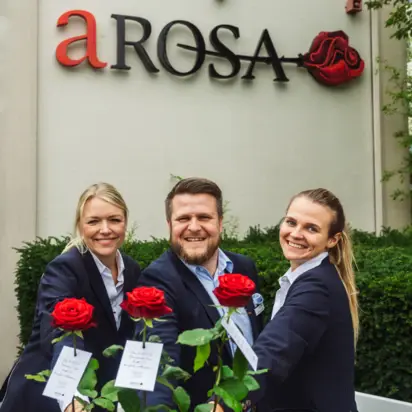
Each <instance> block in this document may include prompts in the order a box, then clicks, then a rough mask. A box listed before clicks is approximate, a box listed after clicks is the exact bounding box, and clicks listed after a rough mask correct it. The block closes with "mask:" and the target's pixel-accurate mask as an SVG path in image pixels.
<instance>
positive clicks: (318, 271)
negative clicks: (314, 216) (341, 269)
mask: <svg viewBox="0 0 412 412" xmlns="http://www.w3.org/2000/svg"><path fill="white" fill-rule="evenodd" d="M253 349H254V350H255V352H256V354H257V356H258V358H259V361H258V367H259V368H268V369H270V372H269V373H268V375H267V377H266V378H265V377H263V375H262V376H261V379H260V383H261V385H262V390H261V391H260V392H258V393H256V394H255V395H257V394H260V395H261V396H262V393H264V396H263V399H262V402H261V403H259V404H258V410H259V412H266V411H282V412H283V411H284V412H286V411H299V412H303V411H317V412H356V411H357V408H356V402H355V388H354V365H355V349H354V332H353V326H352V319H351V314H350V310H349V300H348V296H347V294H346V291H345V288H344V285H343V283H342V281H341V279H340V277H339V274H338V272H337V270H336V268H335V266H334V265H332V264H331V263H330V261H329V258H328V257H326V258H325V259H324V260H323V261H322V263H321V264H320V266H318V267H316V268H313V269H311V270H308V271H307V272H305V273H303V274H302V275H300V276H299V277H298V279H297V280H296V281H295V282H294V283H293V284H292V286H291V287H290V289H289V291H288V293H287V296H286V299H285V304H284V306H283V307H282V308H281V309H280V310H279V312H278V313H277V314H276V316H275V317H274V318H273V319H272V320H271V321H270V322H269V323H268V324H267V325H266V327H265V328H264V330H263V332H262V333H261V334H260V336H259V338H258V339H257V341H256V342H255V344H254V346H253ZM252 398H253V392H252ZM255 400H256V399H255Z"/></svg>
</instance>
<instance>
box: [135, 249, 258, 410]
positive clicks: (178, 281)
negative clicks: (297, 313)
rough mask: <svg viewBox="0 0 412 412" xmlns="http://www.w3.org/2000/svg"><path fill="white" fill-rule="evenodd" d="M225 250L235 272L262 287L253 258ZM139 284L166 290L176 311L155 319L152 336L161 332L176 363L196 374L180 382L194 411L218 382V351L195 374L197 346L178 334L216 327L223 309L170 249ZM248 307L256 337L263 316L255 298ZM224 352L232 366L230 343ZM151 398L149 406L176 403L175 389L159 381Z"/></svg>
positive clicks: (149, 398) (165, 347)
mask: <svg viewBox="0 0 412 412" xmlns="http://www.w3.org/2000/svg"><path fill="white" fill-rule="evenodd" d="M224 253H225V254H226V255H227V256H228V258H229V259H230V260H231V261H232V262H233V265H234V268H233V273H241V274H243V275H247V276H249V277H250V278H251V279H252V280H253V281H254V282H255V283H256V285H257V287H258V276H257V271H256V267H255V264H254V263H253V261H252V260H251V259H249V258H248V257H246V256H242V255H239V254H235V253H230V252H226V251H225V252H224ZM138 284H139V286H154V287H156V288H158V289H161V290H163V291H164V292H165V297H166V301H167V304H168V305H169V306H170V307H171V308H172V309H173V313H171V314H170V315H167V316H164V317H163V318H162V319H164V320H166V322H154V327H153V329H149V333H148V336H150V335H151V334H152V335H158V336H159V337H160V339H161V341H162V342H163V344H164V350H165V351H166V352H167V353H168V354H169V356H170V357H171V358H172V359H174V360H175V363H174V365H176V366H180V367H181V368H182V369H184V370H186V371H187V372H189V373H190V374H191V375H192V377H191V378H190V379H189V380H187V381H186V382H185V383H183V382H182V381H179V385H180V386H183V387H184V388H185V389H186V390H187V392H188V393H189V395H190V397H191V406H190V410H191V411H193V409H194V408H195V407H196V405H199V404H201V403H205V402H207V401H208V399H209V398H208V396H207V391H208V390H209V389H211V388H212V387H213V384H214V379H215V374H214V372H213V370H212V368H213V365H216V364H217V351H216V348H215V347H213V345H212V350H211V357H210V358H209V360H210V361H209V363H208V364H206V365H205V366H204V367H203V368H202V369H200V370H199V371H197V372H196V373H195V374H193V362H194V359H195V356H196V349H195V348H193V347H190V346H186V345H178V344H176V341H177V338H178V335H179V334H180V333H181V332H183V331H185V330H190V329H196V328H205V329H209V328H212V327H214V325H215V324H216V322H217V320H218V319H219V318H220V315H219V312H218V311H217V309H216V308H214V307H212V305H213V304H214V303H213V301H212V300H211V299H210V297H209V295H208V293H207V291H206V290H205V288H204V287H203V285H202V284H201V282H200V281H199V280H198V279H197V277H196V276H195V275H194V274H193V273H192V272H191V271H190V269H188V268H187V266H186V265H184V264H183V263H182V262H181V260H180V259H179V258H178V257H177V255H176V254H175V253H173V252H172V251H170V250H169V251H167V252H165V253H164V254H163V255H162V256H160V258H159V259H157V260H155V261H154V262H152V263H151V265H150V266H148V267H147V268H146V269H145V270H144V271H143V272H142V276H141V277H140V278H139V281H138ZM256 292H258V290H257V291H256ZM246 309H247V313H248V315H249V318H250V321H251V326H252V331H253V337H254V339H256V338H257V336H258V334H259V333H260V331H261V330H262V327H263V323H262V315H259V316H256V314H255V310H254V309H255V308H254V304H253V302H252V301H251V302H250V303H249V305H248V306H247V308H246ZM223 352H224V353H223V360H224V363H225V364H226V365H231V363H232V355H231V352H230V348H229V345H227V346H226V347H225V348H224V351H223ZM147 401H148V405H158V404H165V405H169V406H174V404H173V400H172V395H171V391H170V390H169V389H168V388H166V387H165V386H163V385H160V384H156V386H155V391H154V392H148V394H147Z"/></svg>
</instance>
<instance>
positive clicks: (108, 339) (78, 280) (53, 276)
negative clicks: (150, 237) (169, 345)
mask: <svg viewBox="0 0 412 412" xmlns="http://www.w3.org/2000/svg"><path fill="white" fill-rule="evenodd" d="M122 256H123V260H124V265H125V270H124V293H126V292H130V291H131V290H132V289H134V288H135V287H136V284H137V280H138V277H139V275H140V268H139V266H138V264H137V263H136V262H135V261H134V260H133V259H131V258H130V257H128V256H125V255H122ZM69 297H75V298H82V297H84V298H85V299H86V301H87V302H88V303H90V304H91V305H93V306H94V308H95V309H94V312H93V318H94V320H95V321H96V323H97V327H96V328H91V329H89V330H87V331H85V332H84V333H83V335H84V341H82V340H81V339H77V342H78V347H79V349H84V350H86V351H89V352H91V353H92V354H93V357H95V358H96V359H97V360H98V361H99V364H100V367H99V369H98V370H97V377H98V386H99V385H104V384H105V383H106V382H107V381H109V380H111V379H114V378H115V376H116V373H117V369H118V364H119V361H120V355H119V357H118V358H117V359H114V358H110V359H108V358H105V357H103V356H102V351H103V350H104V349H105V348H107V347H108V346H110V345H113V344H119V345H124V343H125V341H126V339H130V338H131V337H132V334H133V328H134V324H133V322H132V321H131V320H130V318H129V317H128V316H127V314H126V313H125V312H123V313H122V319H121V325H120V328H119V330H117V329H116V324H115V319H114V316H113V312H112V308H111V305H110V301H109V297H108V295H107V292H106V288H105V286H104V283H103V279H102V277H101V275H100V273H99V270H98V269H97V266H96V264H95V262H94V260H93V257H92V255H91V254H90V253H89V252H87V253H85V254H84V255H82V254H80V252H79V251H78V250H77V249H76V248H73V249H71V250H69V251H68V252H67V253H64V254H62V255H60V256H58V257H57V258H56V259H54V260H53V261H52V262H51V263H49V264H48V265H47V267H46V270H45V272H44V274H43V276H42V278H41V281H40V285H39V290H38V297H37V305H36V311H35V317H34V322H33V329H32V334H31V337H30V339H29V342H28V343H27V345H26V347H25V349H24V352H23V353H22V355H21V356H20V357H19V359H18V360H17V362H16V364H15V366H14V367H13V370H12V372H11V373H10V375H9V379H8V385H7V388H6V391H5V397H4V402H3V405H2V407H1V408H0V410H1V412H38V411H47V412H55V411H56V412H57V411H60V408H59V407H58V403H57V401H56V400H54V399H51V398H47V397H45V396H42V392H43V390H44V387H45V384H44V383H38V382H34V381H28V380H27V379H26V378H25V377H24V375H25V374H36V373H37V372H40V371H42V370H44V369H50V368H51V367H52V365H53V364H54V363H55V361H56V360H57V358H58V355H59V353H60V351H61V349H62V347H63V345H67V346H72V343H71V340H70V339H69V340H66V341H62V342H61V343H59V344H56V345H52V344H51V341H52V339H54V338H55V337H56V336H58V334H60V333H61V332H60V331H58V330H56V329H54V328H53V327H52V326H51V321H52V319H51V315H50V314H51V312H52V311H53V309H54V306H55V304H56V303H57V302H58V301H60V300H63V299H64V298H69ZM94 410H98V409H96V408H95V409H94Z"/></svg>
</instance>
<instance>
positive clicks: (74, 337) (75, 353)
mask: <svg viewBox="0 0 412 412" xmlns="http://www.w3.org/2000/svg"><path fill="white" fill-rule="evenodd" d="M72 337H73V349H74V356H75V357H76V356H77V352H76V334H75V333H74V332H72ZM74 408H75V405H74V396H73V397H72V412H74V411H75V409H74Z"/></svg>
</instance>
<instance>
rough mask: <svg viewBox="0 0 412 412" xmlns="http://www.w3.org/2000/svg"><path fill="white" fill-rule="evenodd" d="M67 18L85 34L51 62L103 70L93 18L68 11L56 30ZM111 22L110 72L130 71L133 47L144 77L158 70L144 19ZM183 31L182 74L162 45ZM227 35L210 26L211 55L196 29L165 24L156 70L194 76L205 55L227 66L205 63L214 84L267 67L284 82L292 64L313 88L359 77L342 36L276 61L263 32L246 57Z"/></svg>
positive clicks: (358, 62)
mask: <svg viewBox="0 0 412 412" xmlns="http://www.w3.org/2000/svg"><path fill="white" fill-rule="evenodd" d="M70 17H80V18H82V19H83V20H84V21H85V23H86V33H85V34H83V35H80V36H75V37H70V38H68V39H65V40H63V41H62V42H61V43H60V44H59V45H58V46H57V48H56V58H57V61H58V62H59V63H60V64H61V65H62V66H65V67H75V66H78V65H80V64H81V63H83V62H84V61H86V60H87V62H88V64H89V65H90V66H91V67H92V68H94V69H104V68H105V67H106V66H107V62H103V61H101V60H100V59H99V58H98V56H97V36H96V31H97V29H96V26H97V24H96V19H95V17H94V16H93V14H91V13H90V12H88V11H85V10H70V11H68V12H66V13H64V14H62V15H61V16H60V17H59V19H58V21H57V26H58V27H63V26H66V25H67V24H68V23H69V19H70ZM111 17H112V18H113V19H114V20H116V27H117V33H116V34H117V54H116V63H115V64H113V65H111V66H110V69H112V70H130V69H131V67H130V66H128V65H127V64H126V48H127V47H129V48H130V47H133V49H134V50H135V52H136V54H137V56H138V57H139V59H140V60H141V62H142V63H143V66H144V68H145V69H146V70H147V71H148V72H149V73H158V72H159V71H160V70H159V67H158V66H156V65H155V63H154V62H153V60H152V57H151V56H150V55H149V53H148V52H147V50H146V49H145V45H144V43H145V41H147V39H148V38H149V37H150V36H151V34H152V25H151V23H150V21H149V20H147V19H145V18H143V17H137V16H126V15H121V14H112V16H111ZM126 21H128V22H134V23H136V24H139V25H140V26H141V28H142V30H143V35H142V37H141V38H140V39H138V40H134V41H131V40H126V38H127V36H126ZM177 26H180V27H182V26H183V27H184V28H186V29H187V30H189V31H190V32H191V34H192V35H193V40H194V43H195V46H189V45H186V44H180V43H178V44H177V47H179V48H181V49H183V50H186V51H188V52H191V53H193V56H194V63H193V66H192V68H191V69H190V70H188V71H185V72H182V71H179V70H177V69H176V68H175V67H174V66H173V64H172V62H171V61H170V59H169V56H168V54H167V47H166V46H167V43H168V36H169V33H170V31H171V30H172V29H173V28H174V27H177ZM222 31H229V32H231V33H232V34H233V37H234V38H235V39H239V38H240V30H239V28H238V27H236V26H232V25H229V24H221V25H218V26H216V27H214V28H213V29H212V30H211V31H210V33H209V42H210V44H211V46H212V48H213V50H208V49H207V48H206V42H205V39H204V37H203V35H202V33H201V32H200V30H199V29H198V28H197V27H196V26H195V25H194V24H193V23H191V22H189V21H186V20H174V21H171V22H170V23H168V24H166V26H164V27H163V29H162V30H161V32H160V34H159V36H158V38H157V58H158V60H159V62H160V65H161V67H162V68H163V69H164V70H165V71H167V72H168V73H170V74H172V75H174V76H179V77H185V76H190V75H193V74H195V73H196V72H197V71H199V70H200V69H201V67H202V66H203V65H204V63H205V60H206V57H207V56H214V57H220V58H222V59H226V60H227V61H228V62H229V63H230V65H231V71H230V73H221V72H218V70H217V69H216V67H215V65H214V64H213V63H210V64H209V66H208V69H209V76H210V77H212V78H215V79H230V78H233V77H236V76H239V75H240V76H241V78H242V79H243V80H253V79H254V78H255V76H254V69H255V65H256V63H265V64H267V65H270V66H271V67H272V69H273V72H274V74H275V78H274V81H276V82H288V81H289V79H288V78H287V76H286V73H285V69H284V64H285V63H292V64H296V65H297V66H298V67H302V68H306V69H307V70H308V71H309V73H310V74H311V75H312V76H313V78H314V79H315V80H316V81H318V82H319V83H322V84H325V85H328V86H337V85H340V84H343V83H347V82H349V81H350V80H353V79H355V78H357V77H359V76H361V75H362V73H363V70H364V61H363V60H362V58H361V57H360V55H359V53H358V52H357V51H356V50H355V49H354V48H353V47H351V46H349V38H348V36H347V35H346V34H345V33H344V32H343V31H336V32H321V33H319V34H318V35H317V36H316V38H315V39H314V40H313V42H312V44H311V46H310V49H309V51H308V52H307V53H304V54H298V55H297V57H283V56H282V57H279V55H278V53H277V50H276V48H275V45H274V43H273V41H272V38H271V37H270V34H269V31H268V30H267V29H264V30H263V31H262V34H261V36H260V38H259V39H258V41H257V45H256V48H255V50H254V52H253V53H251V54H250V55H239V54H235V53H234V52H233V51H232V50H230V49H229V47H228V46H226V45H225V44H224V43H223V42H222V41H221V40H220V39H219V33H220V32H222ZM84 40H85V41H86V52H85V54H84V56H83V57H81V58H80V59H72V58H70V57H69V46H70V45H71V44H73V43H76V42H78V41H84ZM263 48H264V49H266V53H267V56H261V51H262V49H263ZM242 61H246V62H249V64H248V65H247V68H246V70H245V71H243V72H242V73H241V70H242V65H241V62H242Z"/></svg>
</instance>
